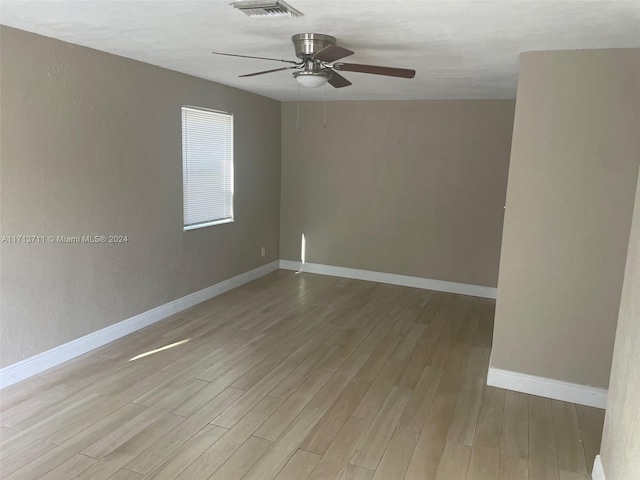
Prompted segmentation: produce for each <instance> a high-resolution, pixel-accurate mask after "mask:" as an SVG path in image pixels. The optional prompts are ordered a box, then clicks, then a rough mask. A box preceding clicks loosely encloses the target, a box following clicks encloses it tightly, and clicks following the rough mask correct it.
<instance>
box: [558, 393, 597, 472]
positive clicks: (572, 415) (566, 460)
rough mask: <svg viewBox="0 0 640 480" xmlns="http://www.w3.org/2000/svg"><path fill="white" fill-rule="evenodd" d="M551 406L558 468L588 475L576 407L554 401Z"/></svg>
mask: <svg viewBox="0 0 640 480" xmlns="http://www.w3.org/2000/svg"><path fill="white" fill-rule="evenodd" d="M551 406H552V409H553V426H554V430H555V438H556V449H557V453H558V468H560V469H561V470H566V471H568V472H575V473H584V474H588V473H589V472H588V471H587V462H586V459H585V454H584V449H583V447H582V441H581V435H580V426H579V423H578V415H577V412H576V406H575V405H574V404H572V403H567V402H561V401H559V400H553V401H552V402H551Z"/></svg>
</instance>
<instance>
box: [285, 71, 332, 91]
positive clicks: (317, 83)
mask: <svg viewBox="0 0 640 480" xmlns="http://www.w3.org/2000/svg"><path fill="white" fill-rule="evenodd" d="M293 76H294V77H295V79H296V80H297V81H298V83H299V84H300V86H301V87H306V88H318V87H321V86H323V85H324V84H325V83H327V82H328V81H329V80H330V79H331V74H330V73H329V72H305V71H302V72H294V74H293Z"/></svg>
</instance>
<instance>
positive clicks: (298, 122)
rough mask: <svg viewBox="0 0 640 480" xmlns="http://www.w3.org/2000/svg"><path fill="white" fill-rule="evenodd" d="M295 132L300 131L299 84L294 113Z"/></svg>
mask: <svg viewBox="0 0 640 480" xmlns="http://www.w3.org/2000/svg"><path fill="white" fill-rule="evenodd" d="M296 130H300V84H298V105H297V111H296Z"/></svg>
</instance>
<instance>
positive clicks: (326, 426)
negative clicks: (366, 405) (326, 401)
mask: <svg viewBox="0 0 640 480" xmlns="http://www.w3.org/2000/svg"><path fill="white" fill-rule="evenodd" d="M370 385H371V380H368V379H366V378H361V377H355V378H354V379H352V380H351V382H349V383H348V384H347V386H346V387H345V388H344V390H343V391H342V392H341V393H340V396H339V397H338V399H337V400H336V401H335V403H334V404H333V405H332V406H331V408H330V409H329V411H328V412H327V413H326V415H325V416H324V417H323V418H322V420H320V422H318V424H317V425H316V426H315V427H314V428H313V430H312V431H311V432H310V433H309V435H308V436H307V438H306V439H305V440H304V442H303V443H302V445H301V447H300V448H302V449H304V450H307V451H309V452H314V453H318V454H324V453H325V452H326V451H327V449H328V448H329V446H330V445H331V443H332V442H333V440H334V439H335V437H336V435H337V434H338V432H339V431H340V429H341V428H342V427H343V425H344V424H345V423H346V422H347V420H348V418H349V417H350V416H351V414H352V413H353V410H354V409H355V408H356V406H357V405H358V404H359V403H360V401H361V400H362V397H364V394H365V393H366V391H367V389H368V388H369V386H370Z"/></svg>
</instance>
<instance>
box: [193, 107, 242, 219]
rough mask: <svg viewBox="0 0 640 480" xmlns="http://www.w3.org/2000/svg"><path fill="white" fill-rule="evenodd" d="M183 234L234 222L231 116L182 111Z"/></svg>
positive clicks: (217, 113) (213, 112) (209, 111)
mask: <svg viewBox="0 0 640 480" xmlns="http://www.w3.org/2000/svg"><path fill="white" fill-rule="evenodd" d="M182 182H183V195H184V199H183V201H184V230H191V229H194V228H200V227H207V226H209V225H216V224H219V223H226V222H232V221H233V115H231V114H229V113H224V112H215V111H211V110H204V109H199V108H193V107H182Z"/></svg>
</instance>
